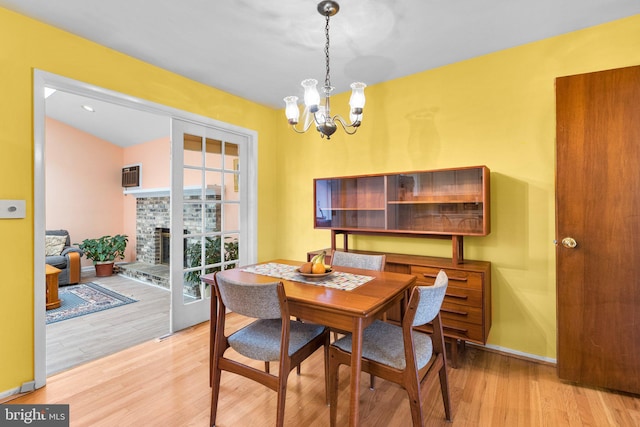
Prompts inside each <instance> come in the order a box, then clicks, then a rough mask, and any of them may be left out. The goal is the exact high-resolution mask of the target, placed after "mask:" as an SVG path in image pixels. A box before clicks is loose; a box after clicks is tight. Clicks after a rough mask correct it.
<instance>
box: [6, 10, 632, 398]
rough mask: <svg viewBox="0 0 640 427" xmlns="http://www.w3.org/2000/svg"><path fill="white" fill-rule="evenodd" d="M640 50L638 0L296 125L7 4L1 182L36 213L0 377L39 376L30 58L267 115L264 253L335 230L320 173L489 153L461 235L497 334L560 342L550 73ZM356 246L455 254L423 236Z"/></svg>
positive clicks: (259, 122)
mask: <svg viewBox="0 0 640 427" xmlns="http://www.w3.org/2000/svg"><path fill="white" fill-rule="evenodd" d="M416 54H428V52H418V53H416ZM635 64H640V15H637V16H633V17H630V18H627V19H622V20H619V21H616V22H613V23H610V24H605V25H601V26H598V27H593V28H590V29H586V30H583V31H579V32H575V33H571V34H567V35H563V36H559V37H555V38H551V39H547V40H543V41H541V42H537V43H532V44H529V45H525V46H521V47H517V48H513V49H509V50H505V51H501V52H497V53H494V54H491V55H486V56H482V57H479V58H475V59H471V60H468V61H464V62H460V63H456V64H452V65H449V66H446V67H442V68H439V69H435V70H431V71H425V72H423V73H419V74H416V75H413V76H409V77H406V78H403V79H398V80H394V81H391V82H387V83H384V84H379V85H375V86H372V87H369V88H368V89H367V98H368V102H367V105H366V108H365V116H364V117H365V119H364V120H365V122H364V125H363V127H362V129H361V130H360V131H359V132H358V134H356V135H354V136H350V137H346V136H344V134H343V133H342V132H341V131H338V132H337V134H336V135H335V136H334V138H332V139H331V141H326V140H320V139H319V137H318V136H317V135H316V134H314V133H309V134H308V135H297V134H293V133H292V132H290V131H288V130H287V129H286V124H285V119H284V115H283V114H282V111H273V110H271V109H269V108H266V107H263V106H260V105H257V104H254V103H251V102H248V101H245V100H242V99H240V98H237V97H234V96H231V95H229V94H226V93H224V92H221V91H219V90H216V89H213V88H210V87H207V86H204V85H202V84H198V83H196V82H193V81H191V80H188V79H186V78H183V77H180V76H177V75H175V74H172V73H170V72H168V71H165V70H162V69H159V68H157V67H153V66H151V65H148V64H145V63H143V62H141V61H137V60H135V59H132V58H130V57H127V56H125V55H123V54H120V53H117V52H114V51H112V50H109V49H107V48H104V47H102V46H99V45H97V44H94V43H91V42H88V41H86V40H84V39H81V38H78V37H75V36H73V35H71V34H69V33H65V32H62V31H59V30H57V29H54V28H52V27H49V26H46V25H44V24H41V23H38V22H36V21H32V20H29V19H26V18H24V17H22V16H20V15H17V14H14V13H12V12H8V11H6V10H4V9H0V69H1V70H2V79H0V93H2V98H0V117H2V121H3V124H2V128H3V131H2V132H1V133H0V146H1V147H2V149H3V156H2V157H1V158H0V182H2V187H0V189H1V190H0V191H1V196H0V197H1V198H6V199H26V200H27V218H26V219H20V220H1V221H0V235H2V237H3V239H2V241H3V242H11V244H4V245H0V260H2V261H1V262H2V265H0V342H1V343H2V345H0V393H2V391H5V390H9V389H12V388H14V387H18V386H19V385H20V384H22V383H23V382H24V381H29V380H31V379H33V308H32V306H33V251H34V248H33V243H32V242H33V108H32V98H33V93H32V72H33V69H34V68H38V69H41V70H44V71H48V72H51V73H55V74H60V75H63V76H66V77H70V78H73V79H76V80H80V81H85V82H88V83H91V84H94V85H98V86H102V87H105V88H108V89H111V90H115V91H118V92H123V93H126V94H129V95H132V96H136V97H140V98H144V99H148V100H151V101H153V102H157V103H160V104H165V105H168V106H171V107H175V108H179V109H182V110H187V111H191V112H194V113H197V114H201V115H204V116H208V117H212V118H215V119H218V120H221V121H225V122H228V123H232V124H235V125H239V126H244V127H247V128H250V129H254V130H256V131H257V132H258V134H259V136H258V137H259V144H258V156H259V168H258V180H259V189H258V194H259V205H258V209H259V215H258V217H259V223H258V229H259V236H258V239H259V248H258V254H259V255H258V256H259V259H260V260H267V259H270V258H274V257H285V258H297V259H303V258H304V254H305V253H306V251H307V250H310V249H316V248H321V247H326V246H328V245H329V232H327V231H321V230H314V229H313V194H312V180H313V178H315V177H326V176H334V175H349V174H359V173H377V172H393V171H403V170H416V169H433V168H442V167H456V166H465V165H480V164H485V165H487V166H488V167H489V168H490V169H491V171H492V176H491V179H492V194H491V196H492V206H491V208H492V215H491V216H492V230H493V231H492V233H491V235H489V236H488V237H484V238H469V239H466V240H465V255H466V256H467V257H468V258H471V259H482V260H488V261H491V262H492V263H493V270H492V274H493V303H494V313H493V328H492V331H491V335H490V337H489V339H490V343H491V344H493V345H496V346H500V347H504V348H509V349H512V350H516V351H522V352H526V353H530V354H534V355H539V356H541V357H548V358H555V339H556V338H555V328H556V324H555V249H554V246H553V244H552V240H553V239H554V160H555V154H554V141H555V105H554V78H555V77H557V76H562V75H569V74H577V73H583V72H589V71H594V70H601V69H608V68H616V67H622V66H628V65H635ZM318 72H319V73H320V72H321V70H318ZM340 89H346V88H338V90H340ZM346 104H347V98H346V95H340V96H336V97H335V98H334V100H333V104H332V105H333V106H334V108H336V112H340V113H344V112H345V110H342V111H340V109H339V107H341V106H343V105H346ZM352 246H354V247H356V248H360V249H371V250H381V251H383V250H384V251H390V252H403V253H412V254H425V255H436V256H448V255H449V254H450V244H449V243H447V242H443V241H433V240H428V239H418V238H415V239H402V238H390V237H356V238H355V239H353V241H352ZM16 254H19V256H16Z"/></svg>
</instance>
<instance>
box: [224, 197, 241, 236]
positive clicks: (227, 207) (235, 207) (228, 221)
mask: <svg viewBox="0 0 640 427" xmlns="http://www.w3.org/2000/svg"><path fill="white" fill-rule="evenodd" d="M223 227H224V231H236V230H239V229H240V205H239V204H238V203H225V204H224V219H223Z"/></svg>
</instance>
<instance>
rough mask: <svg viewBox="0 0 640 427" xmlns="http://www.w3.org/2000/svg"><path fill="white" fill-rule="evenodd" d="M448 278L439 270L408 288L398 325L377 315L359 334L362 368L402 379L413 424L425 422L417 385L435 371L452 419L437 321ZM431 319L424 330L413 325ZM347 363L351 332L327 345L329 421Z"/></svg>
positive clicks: (335, 412)
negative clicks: (424, 283)
mask: <svg viewBox="0 0 640 427" xmlns="http://www.w3.org/2000/svg"><path fill="white" fill-rule="evenodd" d="M448 283H449V279H448V277H447V275H446V273H445V272H444V271H442V270H441V271H440V272H439V273H438V275H437V277H436V280H435V283H434V285H433V286H417V287H415V288H414V289H413V291H412V292H411V297H410V299H409V305H408V307H407V310H406V312H405V315H404V318H403V320H402V327H400V326H396V325H392V324H390V323H386V322H382V321H379V320H376V321H374V323H372V324H371V325H370V326H369V327H367V328H366V329H365V330H364V335H363V339H362V370H363V371H365V372H368V373H370V374H372V375H375V376H376V377H380V378H383V379H386V380H387V381H391V382H394V383H396V384H399V385H401V386H402V387H404V389H405V390H406V391H407V394H408V395H409V405H410V407H411V419H412V420H413V425H414V427H415V426H424V422H423V412H422V393H421V386H422V385H423V384H424V383H425V382H426V381H427V380H428V379H429V378H430V377H432V376H435V375H436V374H437V375H439V377H440V390H441V392H442V400H443V402H444V412H445V417H446V419H447V420H448V421H451V417H452V415H451V410H452V409H451V398H450V396H449V382H448V377H447V362H446V357H445V347H444V337H443V335H442V323H441V321H440V306H441V305H442V300H443V299H444V294H445V291H446V289H447V285H448ZM429 322H432V325H433V333H432V334H431V336H429V335H428V334H426V333H422V332H419V331H416V330H414V327H416V326H420V325H424V324H426V323H429ZM342 364H344V365H350V364H351V334H348V335H346V336H344V337H343V338H340V339H339V340H338V341H336V342H334V343H333V344H331V346H330V347H329V399H330V405H331V408H330V419H331V425H332V426H335V425H336V420H337V415H338V408H337V403H338V381H339V377H338V375H339V374H338V368H339V366H340V365H342Z"/></svg>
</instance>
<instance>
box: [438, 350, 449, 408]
mask: <svg viewBox="0 0 640 427" xmlns="http://www.w3.org/2000/svg"><path fill="white" fill-rule="evenodd" d="M440 357H442V359H443V363H442V367H441V368H440V372H439V374H438V375H439V376H440V391H441V392H442V403H444V415H445V417H446V419H447V421H451V395H450V394H449V376H448V374H447V362H446V359H445V358H444V356H442V355H440Z"/></svg>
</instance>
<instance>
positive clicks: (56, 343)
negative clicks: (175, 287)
mask: <svg viewBox="0 0 640 427" xmlns="http://www.w3.org/2000/svg"><path fill="white" fill-rule="evenodd" d="M81 282H82V283H87V282H94V283H97V284H99V285H101V286H104V287H105V288H108V289H111V290H114V291H116V292H118V293H120V294H122V295H125V296H128V297H130V298H133V299H136V300H138V301H137V302H135V303H133V304H127V305H123V306H120V307H115V308H111V309H108V310H104V311H100V312H97V313H91V314H89V315H85V316H80V317H76V318H73V319H67V320H64V321H61V322H57V323H52V324H50V325H47V327H46V333H47V375H52V374H54V373H57V372H61V371H64V370H66V369H69V368H71V367H74V366H78V365H80V364H82V363H86V362H88V361H91V360H95V359H98V358H101V357H104V356H107V355H109V354H112V353H116V352H118V351H121V350H124V349H126V348H129V347H132V346H134V345H136V344H140V343H143V342H145V341H149V340H153V339H154V338H158V337H161V336H163V335H166V334H167V333H168V332H169V303H170V298H171V295H170V293H169V291H168V290H165V289H162V288H159V287H157V286H153V285H146V284H144V283H141V282H139V281H136V280H131V279H128V278H126V277H123V276H117V275H114V276H110V277H95V274H91V273H86V272H83V273H82V280H81Z"/></svg>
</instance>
